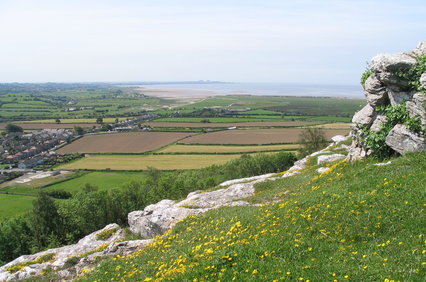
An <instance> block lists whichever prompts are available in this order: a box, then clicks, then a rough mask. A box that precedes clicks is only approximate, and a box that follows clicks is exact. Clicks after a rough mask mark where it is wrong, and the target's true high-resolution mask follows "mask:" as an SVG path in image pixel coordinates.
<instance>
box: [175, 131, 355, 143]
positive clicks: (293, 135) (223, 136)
mask: <svg viewBox="0 0 426 282" xmlns="http://www.w3.org/2000/svg"><path fill="white" fill-rule="evenodd" d="M302 131H303V129H301V128H283V129H256V130H226V131H217V132H211V133H207V134H202V135H196V136H192V137H189V138H185V139H184V140H181V141H180V143H182V144H280V143H296V142H297V141H298V140H299V135H300V133H301V132H302ZM324 133H325V135H326V137H327V138H328V139H329V138H331V137H333V136H335V135H346V134H348V133H349V129H326V130H324Z"/></svg>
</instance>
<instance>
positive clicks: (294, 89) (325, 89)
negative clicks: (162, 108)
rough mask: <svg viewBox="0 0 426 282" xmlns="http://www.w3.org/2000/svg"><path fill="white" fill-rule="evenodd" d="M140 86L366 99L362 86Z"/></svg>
mask: <svg viewBox="0 0 426 282" xmlns="http://www.w3.org/2000/svg"><path fill="white" fill-rule="evenodd" d="M140 86H141V87H144V88H151V89H190V90H207V91H213V92H216V93H219V94H239V95H242V94H248V95H264V96H312V97H342V98H360V99H362V98H364V94H363V91H362V87H361V86H360V85H359V86H358V85H309V84H289V83H188V84H186V83H176V84H174V83H170V84H169V83H165V84H143V85H140Z"/></svg>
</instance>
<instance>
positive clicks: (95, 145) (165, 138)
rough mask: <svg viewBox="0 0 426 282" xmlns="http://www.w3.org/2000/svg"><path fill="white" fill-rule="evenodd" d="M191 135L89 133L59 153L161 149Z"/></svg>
mask: <svg viewBox="0 0 426 282" xmlns="http://www.w3.org/2000/svg"><path fill="white" fill-rule="evenodd" d="M190 135H191V134H188V133H180V132H129V133H114V134H98V135H88V136H84V137H83V138H81V139H78V140H76V141H74V142H72V143H71V144H69V145H67V146H65V147H63V148H60V149H59V150H57V153H59V154H73V153H143V152H147V151H152V150H155V149H159V148H161V147H163V146H165V145H167V144H170V143H172V142H176V141H178V140H180V139H182V138H185V137H188V136H190Z"/></svg>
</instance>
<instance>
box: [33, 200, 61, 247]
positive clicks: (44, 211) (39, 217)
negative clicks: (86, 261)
mask: <svg viewBox="0 0 426 282" xmlns="http://www.w3.org/2000/svg"><path fill="white" fill-rule="evenodd" d="M31 227H32V228H31V229H32V230H33V236H34V237H33V239H34V243H35V245H36V247H37V248H39V249H41V248H44V247H46V246H48V245H49V236H50V237H56V238H57V239H59V237H61V236H60V233H61V217H60V215H59V213H58V208H57V206H56V204H55V201H54V200H53V199H52V198H50V197H49V196H48V195H47V194H46V193H44V192H43V193H40V194H39V195H38V197H37V199H36V200H34V202H33V215H32V220H31Z"/></svg>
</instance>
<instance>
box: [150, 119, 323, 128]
mask: <svg viewBox="0 0 426 282" xmlns="http://www.w3.org/2000/svg"><path fill="white" fill-rule="evenodd" d="M207 119H208V118H207ZM318 123H320V122H310V121H264V122H262V121H257V122H256V121H252V122H228V123H225V122H224V123H220V122H219V123H201V122H165V121H158V122H156V121H154V122H152V121H151V122H146V123H145V124H146V125H149V126H152V127H184V128H185V127H205V128H208V127H233V126H236V127H274V126H277V127H279V126H282V127H287V126H288V127H291V126H304V125H315V124H318Z"/></svg>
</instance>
